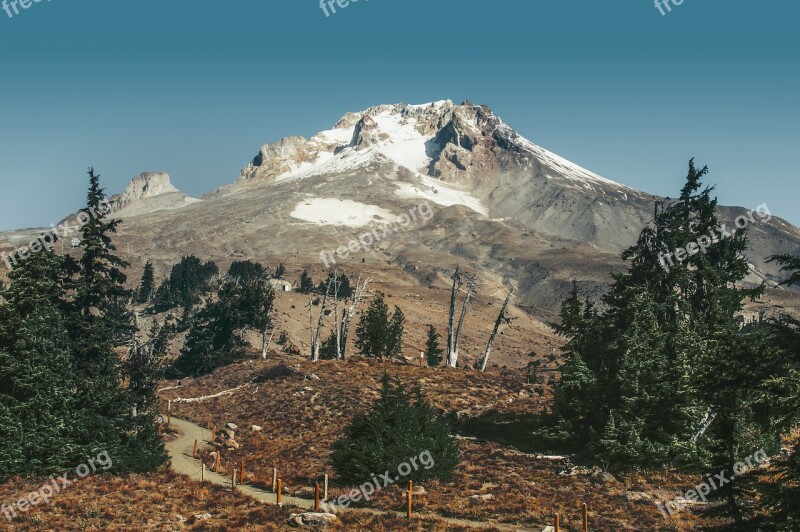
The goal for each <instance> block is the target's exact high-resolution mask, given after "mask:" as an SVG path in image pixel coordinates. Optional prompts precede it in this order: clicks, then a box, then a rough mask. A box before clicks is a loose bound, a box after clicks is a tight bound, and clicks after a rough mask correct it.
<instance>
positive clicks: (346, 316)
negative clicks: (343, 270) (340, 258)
mask: <svg viewBox="0 0 800 532" xmlns="http://www.w3.org/2000/svg"><path fill="white" fill-rule="evenodd" d="M369 281H370V280H369V279H367V280H366V281H364V283H363V284H362V283H361V276H360V275H359V276H358V280H357V281H356V289H355V291H354V292H353V303H352V304H351V305H350V307H349V308H346V309H345V311H344V312H343V316H342V328H341V330H342V338H341V343H340V344H339V359H340V360H344V357H345V354H346V351H347V335H348V333H349V331H350V323H351V322H352V321H353V317H354V316H355V315H356V311H357V310H358V306H359V305H360V304H361V301H362V300H363V299H364V292H366V290H367V285H368V284H369Z"/></svg>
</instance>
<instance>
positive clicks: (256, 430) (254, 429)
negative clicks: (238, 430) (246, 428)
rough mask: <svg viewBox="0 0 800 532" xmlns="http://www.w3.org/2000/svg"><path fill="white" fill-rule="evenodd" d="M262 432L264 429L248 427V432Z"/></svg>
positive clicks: (253, 426)
mask: <svg viewBox="0 0 800 532" xmlns="http://www.w3.org/2000/svg"><path fill="white" fill-rule="evenodd" d="M262 430H264V429H263V428H262V427H261V426H259V425H251V426H250V432H261V431H262Z"/></svg>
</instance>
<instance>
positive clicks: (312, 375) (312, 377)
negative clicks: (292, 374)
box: [305, 373, 320, 381]
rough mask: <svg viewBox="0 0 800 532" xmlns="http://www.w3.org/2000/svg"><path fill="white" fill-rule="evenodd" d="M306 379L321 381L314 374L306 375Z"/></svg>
mask: <svg viewBox="0 0 800 532" xmlns="http://www.w3.org/2000/svg"><path fill="white" fill-rule="evenodd" d="M305 379H306V380H307V381H318V380H320V379H319V377H317V376H316V375H314V374H313V373H310V374H308V375H306V376H305Z"/></svg>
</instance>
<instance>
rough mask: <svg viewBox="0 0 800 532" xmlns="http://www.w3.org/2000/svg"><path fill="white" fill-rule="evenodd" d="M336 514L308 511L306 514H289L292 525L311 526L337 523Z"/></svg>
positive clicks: (322, 526) (325, 525)
mask: <svg viewBox="0 0 800 532" xmlns="http://www.w3.org/2000/svg"><path fill="white" fill-rule="evenodd" d="M336 520H337V519H336V516H335V515H333V514H324V513H313V512H307V513H304V514H292V515H290V516H289V521H288V523H289V524H290V525H291V526H295V527H300V526H309V527H321V528H325V527H327V526H331V525H333V524H334V523H336Z"/></svg>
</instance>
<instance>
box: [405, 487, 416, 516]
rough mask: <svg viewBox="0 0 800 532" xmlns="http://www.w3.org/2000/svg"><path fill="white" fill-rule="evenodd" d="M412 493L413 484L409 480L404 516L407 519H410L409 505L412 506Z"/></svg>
mask: <svg viewBox="0 0 800 532" xmlns="http://www.w3.org/2000/svg"><path fill="white" fill-rule="evenodd" d="M413 493H414V482H413V481H411V480H409V481H408V508H407V510H406V514H407V516H408V518H409V519H411V504H412V497H413Z"/></svg>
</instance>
